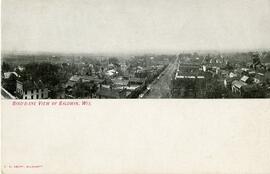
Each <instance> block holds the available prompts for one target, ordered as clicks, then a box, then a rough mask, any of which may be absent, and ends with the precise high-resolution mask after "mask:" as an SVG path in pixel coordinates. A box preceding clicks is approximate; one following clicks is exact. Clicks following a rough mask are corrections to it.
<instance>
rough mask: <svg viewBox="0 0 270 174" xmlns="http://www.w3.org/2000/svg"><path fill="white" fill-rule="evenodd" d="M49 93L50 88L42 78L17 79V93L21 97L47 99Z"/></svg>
mask: <svg viewBox="0 0 270 174" xmlns="http://www.w3.org/2000/svg"><path fill="white" fill-rule="evenodd" d="M48 93H49V92H48V88H47V87H45V85H44V84H43V82H42V81H41V80H40V81H38V82H35V81H32V80H27V81H24V82H21V81H19V80H17V86H16V95H17V97H18V98H20V99H47V98H48Z"/></svg>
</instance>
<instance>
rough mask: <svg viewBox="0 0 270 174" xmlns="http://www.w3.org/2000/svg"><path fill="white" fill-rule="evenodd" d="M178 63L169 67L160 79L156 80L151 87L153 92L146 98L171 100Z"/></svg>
mask: <svg viewBox="0 0 270 174" xmlns="http://www.w3.org/2000/svg"><path fill="white" fill-rule="evenodd" d="M177 61H178V59H176V60H175V62H174V63H171V64H169V65H168V67H167V68H166V69H165V70H164V71H163V72H162V73H161V74H160V75H159V79H158V78H157V79H155V80H154V81H153V82H152V84H151V85H150V86H151V90H150V92H149V93H148V94H146V95H145V96H144V98H171V89H170V84H171V79H172V78H173V75H174V74H173V72H174V71H175V70H176V68H177Z"/></svg>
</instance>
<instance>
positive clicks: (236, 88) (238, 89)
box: [232, 80, 247, 95]
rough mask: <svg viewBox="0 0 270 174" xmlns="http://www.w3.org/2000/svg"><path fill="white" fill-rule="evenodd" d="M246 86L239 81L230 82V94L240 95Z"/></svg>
mask: <svg viewBox="0 0 270 174" xmlns="http://www.w3.org/2000/svg"><path fill="white" fill-rule="evenodd" d="M246 85H247V84H246V83H245V82H243V81H240V80H234V81H233V82H232V92H233V93H236V94H240V95H241V93H242V87H243V86H246Z"/></svg>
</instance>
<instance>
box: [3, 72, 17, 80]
mask: <svg viewBox="0 0 270 174" xmlns="http://www.w3.org/2000/svg"><path fill="white" fill-rule="evenodd" d="M12 76H14V77H19V75H18V74H17V73H16V72H5V73H4V79H9V78H10V77H12Z"/></svg>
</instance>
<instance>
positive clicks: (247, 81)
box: [240, 76, 252, 84]
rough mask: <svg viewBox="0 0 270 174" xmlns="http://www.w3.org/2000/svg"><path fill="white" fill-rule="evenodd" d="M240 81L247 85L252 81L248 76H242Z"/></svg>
mask: <svg viewBox="0 0 270 174" xmlns="http://www.w3.org/2000/svg"><path fill="white" fill-rule="evenodd" d="M240 80H241V81H242V82H245V83H247V84H251V83H252V79H251V78H250V77H248V76H243V77H241V79H240Z"/></svg>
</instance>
